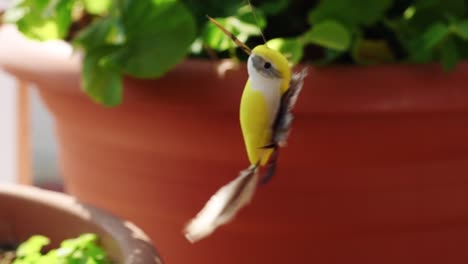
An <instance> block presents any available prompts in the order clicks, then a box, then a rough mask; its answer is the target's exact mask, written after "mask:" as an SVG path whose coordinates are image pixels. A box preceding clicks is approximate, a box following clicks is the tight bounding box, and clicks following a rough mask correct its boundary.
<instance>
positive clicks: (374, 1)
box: [309, 0, 392, 26]
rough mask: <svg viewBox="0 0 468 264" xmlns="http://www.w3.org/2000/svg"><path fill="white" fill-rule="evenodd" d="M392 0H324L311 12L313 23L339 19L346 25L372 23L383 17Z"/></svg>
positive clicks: (311, 21) (310, 17) (310, 20)
mask: <svg viewBox="0 0 468 264" xmlns="http://www.w3.org/2000/svg"><path fill="white" fill-rule="evenodd" d="M391 4H392V0H359V1H356V0H322V1H320V3H319V5H318V6H317V7H316V8H314V9H312V11H311V12H310V13H309V22H310V23H311V24H315V23H319V22H322V21H324V20H329V19H333V20H338V21H340V22H342V23H343V24H344V25H349V26H354V25H371V24H374V23H375V22H377V21H378V20H380V19H382V16H383V15H384V13H385V11H387V10H388V9H389V8H390V6H391Z"/></svg>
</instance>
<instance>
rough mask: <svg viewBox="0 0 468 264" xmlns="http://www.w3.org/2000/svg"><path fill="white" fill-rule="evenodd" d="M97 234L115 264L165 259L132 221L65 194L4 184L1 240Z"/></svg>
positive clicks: (0, 192)
mask: <svg viewBox="0 0 468 264" xmlns="http://www.w3.org/2000/svg"><path fill="white" fill-rule="evenodd" d="M83 233H95V234H97V235H98V236H99V238H100V244H101V245H102V246H103V247H104V249H105V250H106V251H107V253H108V254H109V256H110V258H111V260H112V261H113V263H125V264H137V263H138V264H156V263H162V260H161V258H160V257H159V255H158V253H157V252H156V250H155V249H154V247H153V246H152V244H151V242H150V241H149V239H148V238H147V236H146V235H145V234H144V233H143V232H142V231H141V230H140V229H138V228H137V227H136V226H135V225H133V224H132V223H130V222H126V221H122V220H120V219H118V218H116V217H114V216H112V215H110V214H108V213H106V212H104V211H102V210H100V209H97V208H95V207H92V206H88V205H84V204H82V203H79V202H77V201H76V200H75V199H74V198H72V197H71V196H68V195H64V194H61V193H56V192H51V191H45V190H41V189H38V188H33V187H26V186H14V185H8V186H0V243H1V244H3V243H7V244H8V243H18V242H21V241H24V240H26V239H27V238H28V237H30V236H31V235H35V234H41V235H45V236H47V237H49V238H50V239H51V240H52V243H53V246H56V245H57V244H58V243H60V241H62V240H64V239H67V238H72V237H76V236H79V235H80V234H83Z"/></svg>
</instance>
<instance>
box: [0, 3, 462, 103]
mask: <svg viewBox="0 0 468 264" xmlns="http://www.w3.org/2000/svg"><path fill="white" fill-rule="evenodd" d="M251 2H252V6H251V5H249V4H246V2H245V1H243V0H224V1H219V0H203V1H202V0H115V1H111V0H100V1H97V0H17V1H16V3H15V4H14V5H13V6H12V7H11V8H9V10H8V12H7V13H6V15H5V20H6V21H8V22H10V23H15V24H16V25H17V26H18V29H19V30H20V31H21V32H23V33H24V34H25V35H26V36H28V37H31V38H34V39H38V40H49V39H64V40H68V41H70V42H71V43H72V44H73V45H74V47H75V48H76V49H79V50H82V51H83V54H84V58H83V71H82V74H83V88H84V90H85V91H86V92H87V93H88V94H89V95H90V96H91V98H93V99H94V100H95V101H97V102H100V103H102V104H104V105H107V106H113V105H117V104H119V103H120V102H121V100H122V76H123V75H130V76H134V77H138V78H158V77H161V76H163V75H164V74H165V73H166V72H167V71H169V70H170V69H172V68H173V67H174V66H175V65H177V64H178V63H180V62H181V61H182V60H183V59H184V58H185V57H187V56H190V57H198V58H209V57H218V58H226V57H230V58H237V59H239V60H245V59H246V56H245V55H244V54H242V52H240V51H239V49H238V48H237V47H236V46H235V45H234V44H233V43H232V41H231V40H230V39H229V38H227V37H226V36H224V35H223V34H222V32H221V31H220V30H218V29H217V28H216V27H214V26H213V25H212V24H210V23H208V22H207V19H206V17H205V16H206V15H207V14H208V15H210V16H213V17H215V18H216V19H217V20H218V21H219V22H220V23H221V24H223V25H224V26H225V27H226V28H227V29H228V30H230V31H232V32H233V33H234V34H235V35H236V36H238V38H239V39H240V40H242V41H244V42H247V44H248V45H249V46H252V47H253V46H255V45H258V44H262V43H263V38H262V31H263V33H264V35H265V36H266V38H267V39H268V40H269V41H268V42H267V45H268V46H270V47H271V48H275V49H278V50H280V51H281V52H283V53H284V54H285V55H286V56H287V57H288V58H289V59H290V61H291V62H292V63H293V64H295V63H300V62H302V63H314V64H318V65H327V64H336V63H348V64H350V63H354V64H364V65H373V64H381V63H394V62H403V63H429V62H433V61H440V62H441V63H442V65H443V68H444V69H445V70H451V69H453V68H454V67H455V66H456V64H457V62H458V61H459V60H462V59H465V58H467V57H468V48H467V46H468V45H467V41H468V13H467V9H468V6H467V3H466V1H465V0H362V1H354V0H303V1H300V0H296V1H288V0H268V1H267V0H264V1H261V0H252V1H251ZM252 7H255V8H254V11H255V12H253V10H252Z"/></svg>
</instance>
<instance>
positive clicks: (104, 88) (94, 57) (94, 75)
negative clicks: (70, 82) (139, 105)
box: [63, 47, 122, 247]
mask: <svg viewBox="0 0 468 264" xmlns="http://www.w3.org/2000/svg"><path fill="white" fill-rule="evenodd" d="M113 51H115V48H113V47H106V48H101V49H96V50H92V51H88V52H87V53H86V55H85V58H84V61H83V71H82V75H83V84H82V85H83V89H84V90H85V92H86V93H87V94H88V95H89V96H90V97H91V98H92V99H93V100H94V101H95V102H98V103H101V104H103V105H105V106H115V105H118V104H120V103H121V101H122V80H121V78H122V77H121V74H120V72H119V71H117V70H115V69H110V68H108V67H107V66H106V65H105V61H106V56H108V55H109V54H112V52H113ZM69 243H70V242H67V241H65V242H64V243H63V246H64V247H67V246H68V245H69Z"/></svg>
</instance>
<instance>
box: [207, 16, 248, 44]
mask: <svg viewBox="0 0 468 264" xmlns="http://www.w3.org/2000/svg"><path fill="white" fill-rule="evenodd" d="M216 20H217V21H218V22H219V23H220V24H221V25H222V26H223V27H225V28H226V29H227V30H229V31H230V32H231V33H232V34H235V35H236V33H238V31H236V30H234V27H233V26H232V25H231V24H229V23H228V19H227V18H216ZM237 37H238V38H239V40H240V41H242V42H245V40H246V39H245V35H244V37H242V36H241V37H239V36H237ZM202 42H203V43H204V44H205V45H207V46H208V47H210V48H212V49H214V50H216V51H225V50H228V49H229V48H231V47H234V43H233V42H232V40H231V39H230V38H228V37H226V35H225V34H224V33H223V32H222V31H221V30H220V29H219V28H217V27H216V26H215V25H214V24H213V23H207V24H206V26H205V28H204V29H203V32H202Z"/></svg>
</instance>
